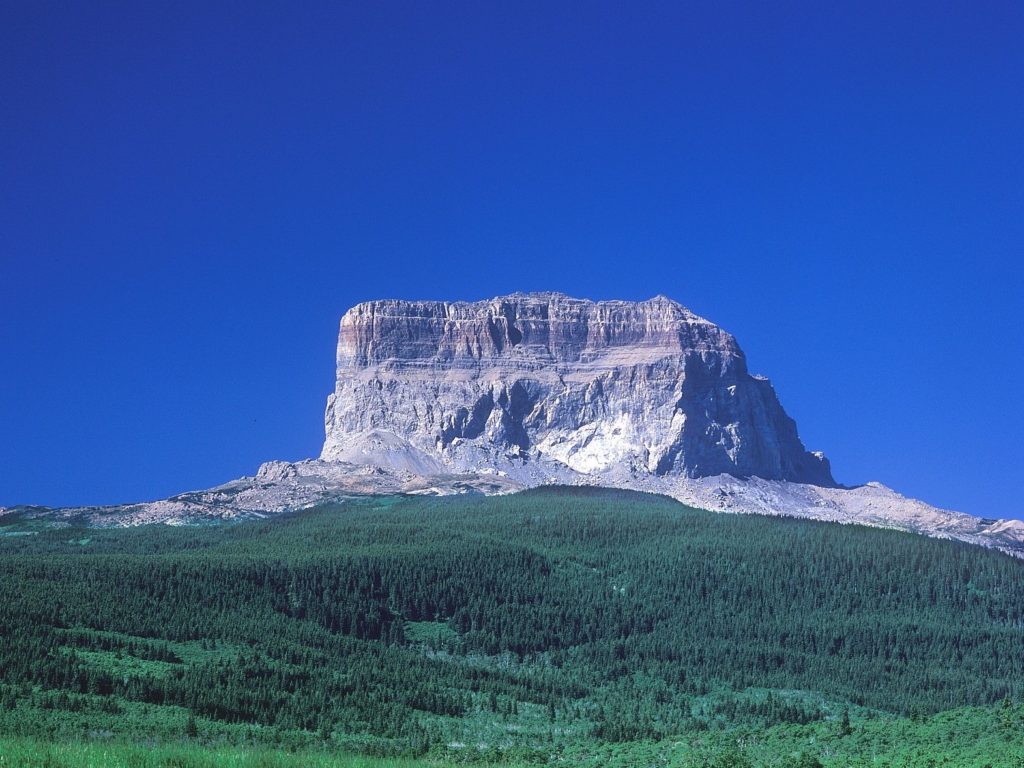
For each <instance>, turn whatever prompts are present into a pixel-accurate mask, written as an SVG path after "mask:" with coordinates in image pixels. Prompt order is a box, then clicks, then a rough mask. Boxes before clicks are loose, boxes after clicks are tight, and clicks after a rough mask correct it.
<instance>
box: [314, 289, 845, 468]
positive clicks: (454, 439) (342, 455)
mask: <svg viewBox="0 0 1024 768" xmlns="http://www.w3.org/2000/svg"><path fill="white" fill-rule="evenodd" d="M321 458H322V459H324V460H328V461H337V460H342V461H349V462H353V463H366V464H378V465H383V466H388V467H392V468H404V469H410V470H414V471H417V472H419V471H423V470H425V469H429V470H431V471H442V470H449V471H479V470H481V469H493V470H495V471H502V472H507V473H510V474H512V475H522V474H524V473H531V472H533V470H534V468H535V467H536V466H537V465H538V464H543V463H545V462H553V463H555V464H560V465H563V466H565V467H568V468H570V469H572V470H574V471H576V472H584V473H587V474H609V475H616V476H618V475H622V474H623V473H626V474H654V475H669V474H675V475H682V476H686V477H703V476H711V475H718V474H722V473H728V474H733V475H736V476H739V477H748V476H757V477H762V478H765V479H771V480H792V481H797V482H809V483H817V484H819V485H829V486H830V485H834V482H833V480H832V477H831V473H830V470H829V466H828V462H827V461H826V460H825V459H824V458H823V457H821V456H820V455H816V454H812V453H809V452H808V451H806V450H805V449H804V447H803V445H802V444H801V442H800V439H799V437H798V436H797V431H796V425H795V423H794V422H793V420H792V419H790V418H789V417H788V416H787V415H786V413H785V411H784V410H783V409H782V406H781V405H780V404H779V401H778V399H777V398H776V396H775V392H774V390H773V389H772V387H771V384H770V383H769V382H768V381H767V380H765V379H762V378H758V377H753V376H751V375H750V374H749V373H748V371H747V366H746V360H745V358H744V356H743V353H742V351H741V349H740V347H739V345H738V344H737V343H736V340H735V339H734V338H733V337H732V336H731V335H730V334H728V333H726V332H725V331H723V330H722V329H721V328H719V327H718V326H717V325H715V324H714V323H711V322H709V321H708V320H705V319H704V318H702V317H699V316H698V315H696V314H694V313H693V312H691V311H690V310H688V309H686V308H685V307H684V306H683V305H681V304H679V303H678V302H675V301H673V300H671V299H669V298H667V297H665V296H656V297H655V298H653V299H649V300H647V301H641V302H632V301H590V300H586V299H576V298H572V297H570V296H566V295H564V294H560V293H525V294H524V293H517V294H512V295H509V296H500V297H496V298H494V299H490V300H486V301H477V302H443V301H400V300H383V301H371V302H366V303H363V304H358V305H356V306H355V307H353V308H352V309H350V310H349V311H348V312H346V313H345V315H344V316H343V317H342V320H341V327H340V331H339V335H338V352H337V380H336V384H335V391H334V393H333V394H332V395H331V397H330V399H329V402H328V407H327V412H326V440H325V443H324V448H323V452H322V454H321Z"/></svg>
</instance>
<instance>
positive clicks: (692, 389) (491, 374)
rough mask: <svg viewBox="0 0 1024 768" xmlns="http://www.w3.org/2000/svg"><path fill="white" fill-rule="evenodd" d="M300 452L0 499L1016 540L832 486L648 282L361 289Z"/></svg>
mask: <svg viewBox="0 0 1024 768" xmlns="http://www.w3.org/2000/svg"><path fill="white" fill-rule="evenodd" d="M326 428H327V434H326V440H325V442H324V448H323V454H322V457H321V459H320V460H307V461H300V462H295V463H289V462H281V461H274V462H268V463H266V464H264V465H263V466H262V467H260V470H259V472H258V473H257V474H256V476H255V477H244V478H240V479H239V480H234V481H232V482H229V483H225V484H224V485H222V486H218V487H217V488H211V489H209V490H206V491H196V492H192V493H185V494H181V495H179V496H175V497H172V498H170V499H165V500H162V501H154V502H147V503H140V504H127V505H118V506H111V507H79V508H66V509H59V510H51V509H46V508H43V507H19V508H13V509H7V510H5V509H3V508H0V526H8V525H12V524H13V523H12V521H17V520H20V519H24V518H28V519H29V520H30V521H32V520H36V519H39V518H43V519H48V520H50V521H51V522H54V523H56V524H87V525H102V526H121V525H137V524H142V523H156V522H163V523H170V524H189V523H198V522H204V521H209V520H215V519H216V520H227V519H240V518H250V517H266V516H268V515H273V514H277V513H280V512H284V511H289V510H295V509H301V508H304V507H309V506H311V505H314V504H317V503H321V502H324V501H331V500H337V499H339V498H343V497H346V496H354V495H362V494H376V493H412V494H453V493H467V492H476V493H487V494H493V493H509V492H512V491H515V490H519V489H522V488H528V487H532V486H536V485H542V484H547V483H561V484H567V485H605V486H611V487H619V488H631V489H635V490H642V491H649V492H654V493H663V494H666V495H668V496H672V497H674V498H676V499H678V500H680V501H682V502H684V503H687V504H691V505H693V506H697V507H703V508H705V509H711V510H716V511H722V512H743V513H759V514H775V515H788V516H794V517H806V518H813V519H817V520H830V521H837V522H843V523H861V524H865V525H874V526H881V527H888V528H896V529H900V530H905V531H912V532H916V533H923V534H926V535H929V536H937V537H942V538H953V539H960V540H962V541H967V542H971V543H974V544H981V545H983V546H990V547H996V548H999V549H1001V550H1003V551H1006V552H1009V553H1012V554H1015V555H1018V556H1024V523H1022V522H1020V521H1018V520H991V519H985V518H979V517H974V516H971V515H967V514H963V513H960V512H952V511H949V510H943V509H938V508H935V507H932V506H929V505H928V504H925V503H923V502H920V501H916V500H914V499H908V498H905V497H903V496H901V495H900V494H898V493H896V492H895V491H892V490H891V489H889V488H886V487H884V486H882V485H879V484H877V483H868V484H867V485H864V486H860V487H857V488H842V487H839V486H836V484H835V483H834V482H833V480H832V476H831V472H830V470H829V465H828V462H827V461H826V460H825V459H824V457H823V456H821V454H811V453H808V452H807V451H805V450H804V447H803V445H802V444H801V442H800V440H799V438H798V437H797V432H796V425H795V424H794V423H793V420H792V419H790V418H789V417H788V416H787V415H786V413H785V412H784V411H783V409H782V406H781V405H780V404H779V402H778V399H777V398H776V396H775V393H774V391H773V390H772V388H771V385H770V384H769V383H768V381H767V380H765V379H763V378H759V377H755V376H751V375H750V373H749V372H748V371H747V366H746V360H745V358H744V356H743V353H742V352H741V351H740V348H739V346H738V345H737V344H736V341H735V339H734V338H733V337H732V336H730V335H729V334H728V333H726V332H725V331H723V330H721V329H720V328H718V327H717V326H715V325H714V324H712V323H710V322H708V321H706V320H704V319H702V318H700V317H697V316H696V315H694V314H693V313H692V312H690V311H688V310H687V309H685V308H684V307H682V306H680V305H679V304H676V303H675V302H673V301H670V300H669V299H666V298H664V297H658V298H655V299H651V300H650V301H645V302H640V303H630V302H621V301H608V302H589V301H581V300H578V299H571V298H569V297H567V296H563V295H560V294H527V295H523V294H517V295H514V296H508V297H504V298H498V299H494V300H492V301H486V302H475V303H461V302H460V303H444V302H403V301H377V302H369V303H366V304H360V305H358V306H357V307H354V308H353V309H351V310H350V311H349V312H347V313H346V314H345V316H344V317H343V318H342V322H341V332H340V334H339V340H338V376H337V381H336V385H335V389H334V392H333V394H332V395H331V396H330V398H329V400H328V406H327V413H326Z"/></svg>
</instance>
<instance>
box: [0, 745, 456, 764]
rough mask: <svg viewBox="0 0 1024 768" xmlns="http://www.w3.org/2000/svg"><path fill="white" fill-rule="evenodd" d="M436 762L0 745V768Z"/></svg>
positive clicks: (221, 749)
mask: <svg viewBox="0 0 1024 768" xmlns="http://www.w3.org/2000/svg"><path fill="white" fill-rule="evenodd" d="M437 765H443V763H438V762H437V761H429V760H406V759H402V758H374V757H366V756H361V755H356V756H350V755H334V754H329V753H326V752H313V751H304V752H298V753H288V752H284V751H282V750H275V749H265V748H264V749H261V748H256V747H233V746H204V745H202V744H169V745H157V744H125V743H121V742H107V743H83V742H63V743H55V742H45V741H37V740H33V739H0V767H2V768H428V767H429V766H437Z"/></svg>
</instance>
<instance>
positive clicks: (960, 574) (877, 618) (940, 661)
mask: <svg viewBox="0 0 1024 768" xmlns="http://www.w3.org/2000/svg"><path fill="white" fill-rule="evenodd" d="M5 523H6V525H5ZM16 534H26V535H16ZM0 638H2V640H0V734H3V735H6V740H4V741H0V758H5V756H6V759H5V761H4V764H11V765H14V764H24V765H31V764H33V763H32V759H33V758H31V757H25V756H26V755H29V756H31V755H33V754H34V755H36V756H37V757H38V756H39V755H43V754H50V753H53V756H52V760H54V761H57V762H53V763H52V764H54V765H64V764H66V765H80V764H81V765H85V764H97V763H95V761H93V762H91V763H90V762H89V758H87V757H83V755H86V753H87V752H89V750H93V751H95V750H96V749H100V748H103V749H107V750H108V751H109V755H110V761H111V762H110V764H114V761H115V759H117V760H121V759H122V758H123V760H124V761H125V762H122V763H120V764H124V765H136V764H137V765H150V764H153V765H157V764H168V765H170V764H174V765H186V764H188V765H192V764H195V765H208V764H218V765H219V764H223V765H249V764H253V765H255V764H260V765H264V764H265V765H277V764H280V765H291V764H292V763H291V762H287V761H288V760H291V759H297V760H300V761H301V760H307V762H306V763H303V764H314V763H313V762H312V761H313V760H314V756H315V759H316V760H317V761H321V763H322V764H324V765H329V764H338V765H348V764H349V762H345V761H351V760H353V759H355V758H345V757H340V756H341V755H346V754H347V755H353V754H362V755H369V756H373V755H377V756H379V757H389V756H390V757H400V758H402V759H403V760H405V759H409V760H412V759H414V758H416V759H420V760H424V761H426V762H424V763H422V764H424V765H426V764H430V765H439V764H449V763H451V762H472V761H490V762H506V763H532V764H538V763H540V764H543V763H549V762H550V763H558V764H570V765H572V764H580V765H595V766H597V765H613V764H621V765H636V764H645V765H646V764H652V765H653V764H665V765H722V766H724V765H755V766H761V765H765V766H767V765H808V766H810V765H815V764H818V763H819V762H820V763H821V764H824V765H836V766H838V765H857V764H863V765H879V764H894V765H928V764H935V765H941V764H947V765H975V764H976V765H979V766H980V765H986V764H991V765H1024V762H1015V761H1018V760H1021V761H1024V740H1022V737H1021V736H1020V733H1021V730H1022V728H1021V726H1022V725H1024V709H1022V708H1021V707H1019V706H1018V705H1017V704H1016V703H1015V702H1017V701H1018V700H1019V699H1020V698H1022V696H1024V563H1021V562H1019V561H1017V560H1014V559H1012V558H1010V557H1008V556H1005V555H1002V554H998V553H995V552H990V551H985V550H983V549H980V548H977V547H972V546H968V545H964V544H960V543H956V542H948V541H939V540H935V539H927V538H922V537H918V536H912V535H908V534H902V533H896V532H892V531H883V530H876V529H868V528H862V527H855V526H839V525H835V524H827V523H818V522H811V521H802V520H793V519H785V518H765V517H754V516H730V515H719V514H713V513H709V512H704V511H701V510H695V509H691V508H688V507H685V506H683V505H681V504H678V503H676V502H674V501H671V500H669V499H665V498H662V497H656V496H649V495H644V494H636V493H628V492H621V491H607V490H598V489H557V488H552V489H543V490H535V491H530V492H526V493H521V494H517V495H514V496H507V497H491V498H481V497H471V496H467V497H458V498H441V499H434V498H416V497H381V498H372V499H363V500H357V501H350V502H346V503H343V504H338V505H333V506H329V507H324V508H319V509H316V510H312V511H309V512H304V513H300V514H295V515H291V516H287V517H284V518H278V519H276V520H273V521H266V522H250V523H240V524H236V525H226V526H216V527H204V528H169V527H163V526H153V527H144V528H136V529H127V530H97V529H88V530H86V529H81V530H76V529H68V528H64V529H52V530H38V529H33V530H30V531H24V530H23V529H22V528H21V524H20V523H19V521H18V520H16V519H15V520H5V519H3V518H0ZM132 744H135V745H148V747H153V746H154V745H159V746H160V749H161V750H164V751H165V753H166V755H167V760H166V761H165V763H153V762H139V761H142V760H143V758H142V757H134V758H133V757H126V755H129V756H130V755H131V754H133V753H132V750H136V751H137V750H138V747H133V746H131V745H132ZM268 749H269V750H278V752H274V751H271V752H267V751H266V750H268ZM33 750H34V752H33ZM296 750H298V751H300V752H301V755H304V756H305V757H302V756H299V757H294V756H293V758H289V757H287V755H286V754H285V752H287V751H292V752H294V751H296ZM19 754H20V755H22V756H23V757H22V758H19V757H18V755H19ZM115 754H116V755H120V756H121V757H116V758H115ZM139 754H141V753H139ZM153 754H156V753H155V752H154V753H153ZM174 755H177V757H175V756H174ZM217 755H220V757H217ZM19 759H21V760H23V762H21V763H19V762H17V761H18V760H19ZM40 759H41V758H40ZM47 759H48V760H50V759H51V758H49V757H48V758H47ZM149 759H150V758H146V760H149ZM154 759H155V758H154ZM360 759H362V758H360ZM62 760H63V761H64V762H60V761H62ZM75 760H78V761H79V762H75ZM133 760H134V761H135V762H132V761H133ZM204 760H205V761H206V762H202V761H204ZM211 760H214V761H215V762H210V761H211ZM879 760H883V762H881V763H880V762H878V761H879ZM175 761H176V762H175ZM189 761H199V762H189ZM275 761H282V762H275ZM334 761H341V762H334ZM858 761H862V762H858ZM928 761H935V762H934V763H930V762H928ZM943 761H945V762H943ZM317 764H320V763H317ZM366 764H367V765H370V763H366ZM401 764H403V765H404V764H408V765H412V764H413V763H411V762H410V763H404V762H403V763H401Z"/></svg>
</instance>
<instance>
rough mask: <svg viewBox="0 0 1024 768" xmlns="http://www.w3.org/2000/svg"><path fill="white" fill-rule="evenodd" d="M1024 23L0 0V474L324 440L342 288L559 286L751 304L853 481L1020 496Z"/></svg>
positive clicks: (810, 418) (17, 497)
mask: <svg viewBox="0 0 1024 768" xmlns="http://www.w3.org/2000/svg"><path fill="white" fill-rule="evenodd" d="M299 6H304V7H302V8H300V7H299ZM583 9H585V12H584V10H583ZM1022 40H1024V5H1022V4H1021V3H1018V2H998V0H997V1H995V2H986V3H976V2H971V3H969V2H963V3H949V2H941V0H940V2H928V3H914V2H899V3H892V2H877V3H872V2H867V3H864V2H857V3H835V2H826V3H821V2H804V3H785V2H783V3H762V2H751V3H731V2H715V3H668V4H665V5H648V4H644V3H617V4H610V5H604V4H600V3H586V4H580V3H564V4H558V3H551V2H543V3H537V4H535V5H529V4H525V3H510V4H504V3H478V2H473V3H465V4H457V3H440V4H434V3H409V4H394V3H386V2H385V3H327V4H324V5H317V4H296V3H280V4H273V5H263V4H259V3H256V4H254V3H248V2H246V3H206V2H203V3H185V4H177V3H137V2H126V3H59V4H58V3H49V2H8V3H5V4H4V5H3V8H2V9H0V107H2V111H0V115H2V117H0V179H2V183H0V302H2V303H0V313H2V314H0V504H7V505H10V504H15V503H40V504H82V503H105V502H124V501H133V500H142V499H152V498H158V497H163V496H166V495H169V494H172V493H176V492H180V491H185V490H189V489H195V488H202V487H208V486H210V485H213V484H216V483H220V482H223V481H226V480H228V479H231V478H233V477H236V476H240V475H243V474H252V473H253V472H254V471H255V470H256V468H257V466H258V465H259V463H260V462H262V461H265V460H268V459H276V458H281V459H299V458H302V457H307V456H312V455H315V454H317V453H318V451H319V447H320V442H321V439H322V431H323V427H322V412H323V406H324V402H325V399H326V397H327V394H328V392H329V391H330V390H331V387H332V383H333V360H334V345H335V334H336V328H337V322H338V318H339V317H340V315H341V314H342V312H343V311H344V310H345V309H346V308H347V307H349V306H350V305H352V304H353V303H355V302H358V301H361V300H365V299H372V298H381V297H403V298H441V299H444V298H447V299H478V298H488V297H491V296H494V295H498V294H502V293H506V292H511V291H515V290H537V289H554V290H559V291H564V292H566V293H570V294H573V295H577V296H584V297H590V298H625V299H642V298H648V297H650V296H653V295H655V294H658V293H664V294H667V295H669V296H672V297H673V298H675V299H677V300H679V301H681V302H682V303H684V304H686V305H688V306H689V307H691V308H692V309H693V310H694V311H696V312H698V313H700V314H702V315H704V316H706V317H708V318H710V319H712V320H714V321H716V322H718V323H719V324H721V325H722V326H724V327H725V328H726V329H728V330H730V331H731V332H733V333H734V334H736V336H737V337H738V338H739V340H740V343H741V344H742V345H743V347H744V349H745V350H746V352H747V355H748V358H749V360H750V362H751V365H752V368H753V370H755V371H757V372H760V373H763V374H766V375H768V376H770V377H771V378H772V380H773V381H774V383H775V386H776V389H777V390H778V392H779V394H780V397H781V399H782V401H783V403H784V405H785V406H786V408H787V409H788V410H789V412H790V414H792V415H793V416H794V417H795V418H796V419H797V422H798V424H799V425H800V432H801V435H802V437H803V438H804V441H805V443H806V444H807V445H808V447H809V448H811V449H821V450H824V451H825V452H826V453H827V454H828V455H829V456H830V457H831V459H832V463H833V467H834V469H835V474H836V477H837V478H838V479H839V480H840V481H842V482H845V483H851V484H852V483H858V482H863V481H867V480H872V479H877V480H880V481H883V482H885V483H887V484H889V485H891V486H893V487H895V488H896V489H898V490H900V491H901V492H904V493H906V494H908V495H913V496H917V497H920V498H923V499H925V500H927V501H929V502H932V503H935V504H939V505H944V506H949V507H953V508H959V509H963V510H965V511H969V512H973V513H976V514H982V515H998V516H1024V504H1022V502H1021V500H1020V494H1021V489H1022V488H1024V452H1022V450H1021V438H1022V434H1024V407H1022V395H1021V382H1022V380H1024V355H1022V352H1024V350H1022V342H1021V310H1022V309H1024V301H1022V295H1024V280H1022V274H1024V267H1022V264H1021V259H1022V257H1024V44H1022Z"/></svg>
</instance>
